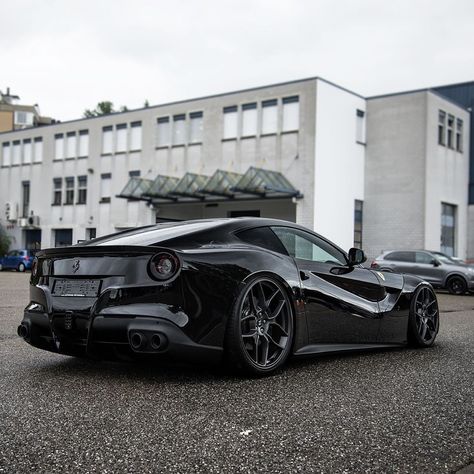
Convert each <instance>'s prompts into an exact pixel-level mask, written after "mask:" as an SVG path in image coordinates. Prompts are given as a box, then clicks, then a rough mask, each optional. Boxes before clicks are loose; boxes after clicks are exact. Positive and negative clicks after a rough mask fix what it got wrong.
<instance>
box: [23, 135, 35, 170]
mask: <svg viewBox="0 0 474 474" xmlns="http://www.w3.org/2000/svg"><path fill="white" fill-rule="evenodd" d="M32 161H33V144H32V143H31V138H25V139H24V140H23V163H25V164H26V165H29V164H30V163H31V162H32Z"/></svg>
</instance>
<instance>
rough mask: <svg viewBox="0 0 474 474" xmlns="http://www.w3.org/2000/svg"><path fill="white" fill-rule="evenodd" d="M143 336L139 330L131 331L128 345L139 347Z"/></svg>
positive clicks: (142, 341)
mask: <svg viewBox="0 0 474 474" xmlns="http://www.w3.org/2000/svg"><path fill="white" fill-rule="evenodd" d="M144 340H145V339H144V337H143V335H142V334H141V333H139V332H132V333H131V334H130V345H131V346H132V347H133V348H134V349H135V350H138V349H140V348H141V347H142V346H143V345H144V344H143V343H144Z"/></svg>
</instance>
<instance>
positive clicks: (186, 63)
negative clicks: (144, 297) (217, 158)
mask: <svg viewBox="0 0 474 474" xmlns="http://www.w3.org/2000/svg"><path fill="white" fill-rule="evenodd" d="M2 11H3V15H2V16H3V18H8V21H3V22H2V29H1V32H0V64H1V66H2V67H1V70H2V72H1V74H0V88H2V89H4V88H5V87H6V86H10V87H11V88H12V91H13V92H15V93H17V94H19V95H20V96H21V97H22V100H23V101H24V102H29V103H34V102H38V103H39V104H40V105H41V108H42V111H43V113H45V114H48V115H52V116H54V117H56V118H59V119H63V120H64V119H71V118H76V117H78V116H80V115H81V114H82V112H83V110H84V109H85V108H90V107H93V106H94V105H95V104H96V103H97V102H98V101H99V100H106V99H108V100H112V101H113V102H114V103H115V104H116V105H117V106H120V105H127V106H129V107H131V108H133V107H140V106H142V105H143V101H144V100H145V99H148V100H149V101H150V102H151V103H152V104H154V103H161V102H167V101H170V100H177V99H186V98H191V97H196V96H201V95H207V94H213V93H217V92H225V91H229V90H234V89H241V88H245V87H252V86H258V85H264V84H270V83H275V82H282V81H285V80H290V79H298V78H302V77H308V76H316V75H319V76H322V77H325V78H326V79H329V80H331V81H333V82H336V83H338V84H340V85H342V86H345V87H348V88H350V89H353V90H355V91H356V92H359V93H361V94H364V95H374V94H378V93H385V92H392V91H398V90H405V89H413V88H418V87H425V86H429V85H438V84H444V83H450V82H460V81H465V80H474V50H473V49H472V44H474V31H473V29H472V24H473V20H474V3H473V2H472V1H470V0H457V1H456V2H441V1H422V0H411V1H409V0H401V1H398V2H386V1H381V0H358V1H354V0H341V1H330V0H324V1H311V0H292V1H289V0H287V1H281V0H272V1H270V0H255V1H250V0H240V1H236V0H220V1H219V0H195V1H192V0H175V1H174V2H164V1H151V0H150V1H146V0H134V1H123V0H119V1H117V0H114V1H113V0H100V1H92V0H83V1H81V2H78V1H74V2H73V1H66V0H63V1H57V0H54V1H49V2H40V1H34V0H17V1H15V2H11V3H10V4H4V5H3V6H2Z"/></svg>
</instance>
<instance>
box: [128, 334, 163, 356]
mask: <svg viewBox="0 0 474 474" xmlns="http://www.w3.org/2000/svg"><path fill="white" fill-rule="evenodd" d="M129 340H130V346H131V347H132V349H133V350H134V351H140V352H141V351H143V352H150V351H159V350H161V349H163V348H164V347H165V346H166V341H167V339H166V336H165V335H164V334H158V333H153V334H151V335H147V334H143V333H141V332H139V331H132V332H131V333H130V336H129Z"/></svg>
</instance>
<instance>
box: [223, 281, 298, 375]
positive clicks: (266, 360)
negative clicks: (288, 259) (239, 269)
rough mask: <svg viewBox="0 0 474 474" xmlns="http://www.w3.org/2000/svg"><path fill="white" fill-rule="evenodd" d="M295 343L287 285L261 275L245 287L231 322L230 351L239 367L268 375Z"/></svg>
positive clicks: (229, 331)
mask: <svg viewBox="0 0 474 474" xmlns="http://www.w3.org/2000/svg"><path fill="white" fill-rule="evenodd" d="M292 342H293V311H292V307H291V302H290V299H289V297H288V295H287V292H286V290H285V289H284V288H283V286H282V285H281V284H280V283H279V282H278V281H276V280H275V279H273V278H270V277H257V278H254V279H252V280H251V281H249V282H248V283H247V285H246V286H245V287H244V289H243V291H242V293H241V294H240V295H239V297H238V298H237V301H236V305H235V308H234V312H233V315H232V317H231V320H230V321H229V327H228V334H227V352H228V356H229V359H230V361H231V362H232V363H233V365H234V366H236V367H237V368H239V369H241V370H244V371H247V372H252V373H254V374H259V375H263V374H268V373H270V372H273V371H274V370H275V369H277V368H278V367H280V366H281V365H282V364H283V363H284V362H285V361H286V359H287V358H288V355H289V353H290V350H291V345H292Z"/></svg>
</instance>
